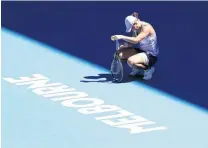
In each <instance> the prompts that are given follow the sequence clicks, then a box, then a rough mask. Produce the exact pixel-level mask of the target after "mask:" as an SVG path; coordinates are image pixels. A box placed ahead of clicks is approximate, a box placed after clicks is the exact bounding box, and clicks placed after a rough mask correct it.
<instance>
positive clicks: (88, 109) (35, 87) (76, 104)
mask: <svg viewBox="0 0 208 148" xmlns="http://www.w3.org/2000/svg"><path fill="white" fill-rule="evenodd" d="M3 79H4V80H6V81H8V82H10V83H13V84H16V85H18V86H21V85H29V86H28V89H31V90H32V92H34V93H36V94H37V95H40V96H42V97H45V98H49V99H50V100H52V101H57V102H59V103H61V104H62V105H63V106H65V107H71V108H75V109H77V111H78V112H79V113H81V114H84V115H92V114H93V115H95V117H94V118H95V120H97V121H100V122H103V123H105V124H107V125H109V126H111V127H115V128H121V129H128V131H129V133H130V134H138V133H144V132H153V131H158V130H165V129H167V127H165V126H155V124H156V123H155V122H153V121H150V120H148V119H146V118H144V117H142V116H138V115H135V114H133V113H131V112H129V111H126V110H124V109H122V108H120V107H118V106H116V105H107V104H105V103H104V101H103V100H101V99H97V98H91V97H89V96H88V94H87V93H85V92H79V91H76V89H74V88H70V87H69V86H68V85H64V84H62V83H48V82H49V81H50V79H49V78H47V77H45V76H43V75H41V74H33V77H31V78H30V77H20V78H19V79H14V78H3ZM103 113H105V115H103Z"/></svg>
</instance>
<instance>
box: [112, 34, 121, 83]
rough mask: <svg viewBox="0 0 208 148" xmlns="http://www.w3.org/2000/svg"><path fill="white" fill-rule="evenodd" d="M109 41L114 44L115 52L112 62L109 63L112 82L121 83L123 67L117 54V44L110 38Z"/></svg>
mask: <svg viewBox="0 0 208 148" xmlns="http://www.w3.org/2000/svg"><path fill="white" fill-rule="evenodd" d="M111 40H112V41H115V42H116V52H115V53H114V56H113V61H112V63H111V75H112V77H113V82H121V81H122V79H123V65H122V62H121V59H120V57H119V52H118V49H119V42H118V40H114V38H112V37H111Z"/></svg>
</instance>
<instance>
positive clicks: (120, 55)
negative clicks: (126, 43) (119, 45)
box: [119, 52, 126, 60]
mask: <svg viewBox="0 0 208 148" xmlns="http://www.w3.org/2000/svg"><path fill="white" fill-rule="evenodd" d="M119 57H120V58H121V59H122V60H123V59H125V58H126V57H125V55H124V54H123V52H120V53H119Z"/></svg>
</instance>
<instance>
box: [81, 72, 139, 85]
mask: <svg viewBox="0 0 208 148" xmlns="http://www.w3.org/2000/svg"><path fill="white" fill-rule="evenodd" d="M100 79H102V80H100ZM103 79H104V80H103ZM136 80H137V81H138V80H141V81H142V77H139V76H137V77H131V76H128V75H125V76H124V78H123V80H122V82H120V83H128V82H132V81H136ZM80 82H84V83H90V82H91V83H92V82H100V83H105V82H112V76H111V74H110V73H105V74H104V73H103V74H98V75H97V76H85V77H84V79H83V80H81V81H80Z"/></svg>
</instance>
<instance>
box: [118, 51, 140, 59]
mask: <svg viewBox="0 0 208 148" xmlns="http://www.w3.org/2000/svg"><path fill="white" fill-rule="evenodd" d="M137 53H138V52H137V51H136V50H135V49H134V48H122V49H120V50H119V57H120V58H121V60H127V59H128V58H129V57H131V56H133V55H135V54H137Z"/></svg>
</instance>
